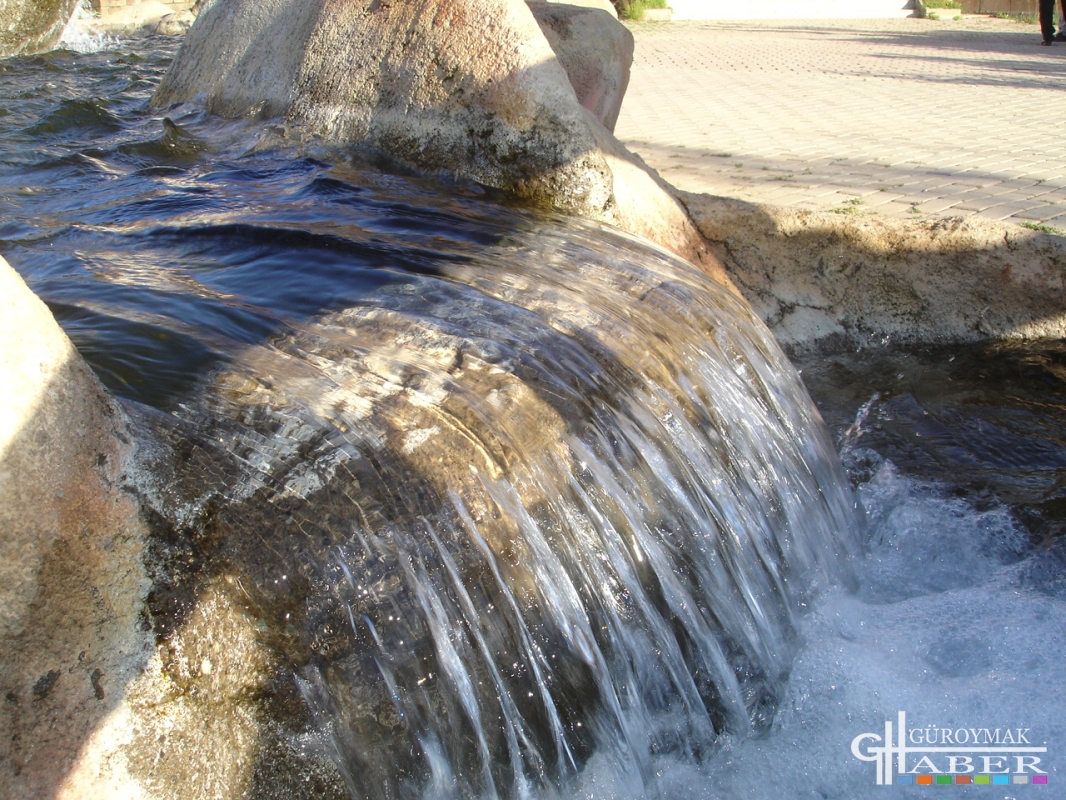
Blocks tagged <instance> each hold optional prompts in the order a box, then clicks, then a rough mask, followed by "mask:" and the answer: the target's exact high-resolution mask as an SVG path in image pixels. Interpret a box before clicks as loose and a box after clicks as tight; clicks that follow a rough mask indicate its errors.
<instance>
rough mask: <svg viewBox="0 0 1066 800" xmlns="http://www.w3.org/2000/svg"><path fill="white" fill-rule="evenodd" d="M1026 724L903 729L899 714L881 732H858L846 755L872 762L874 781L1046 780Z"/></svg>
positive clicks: (904, 719)
mask: <svg viewBox="0 0 1066 800" xmlns="http://www.w3.org/2000/svg"><path fill="white" fill-rule="evenodd" d="M1031 738H1032V734H1031V733H1030V730H1029V728H949V727H947V728H941V727H937V726H935V725H932V726H929V727H925V728H908V727H907V714H906V712H904V711H900V712H899V716H898V718H897V720H896V724H895V726H893V724H892V721H891V720H885V732H884V735H881V734H878V733H860V734H859V735H858V736H856V737H855V738H854V739H852V741H851V754H852V755H853V756H855V758H857V759H859V760H860V761H873V762H874V763H875V764H876V765H877V785H878V786H887V785H892V784H893V783H899V784H903V783H964V784H966V783H977V784H1002V783H1010V784H1026V783H1034V784H1046V783H1047V771H1046V770H1045V769H1044V768H1043V767H1042V766H1041V758H1040V756H1038V755H1036V753H1046V752H1047V747H1045V746H1042V745H1034V744H1033V743H1032V742H1031V741H1030V739H1031Z"/></svg>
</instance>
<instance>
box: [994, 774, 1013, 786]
mask: <svg viewBox="0 0 1066 800" xmlns="http://www.w3.org/2000/svg"><path fill="white" fill-rule="evenodd" d="M992 783H994V784H996V785H999V784H1001V783H1010V775H993V776H992Z"/></svg>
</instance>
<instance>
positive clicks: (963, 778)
mask: <svg viewBox="0 0 1066 800" xmlns="http://www.w3.org/2000/svg"><path fill="white" fill-rule="evenodd" d="M955 783H973V778H972V777H971V776H969V775H956V776H955Z"/></svg>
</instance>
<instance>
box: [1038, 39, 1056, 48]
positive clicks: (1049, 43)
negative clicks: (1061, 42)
mask: <svg viewBox="0 0 1066 800" xmlns="http://www.w3.org/2000/svg"><path fill="white" fill-rule="evenodd" d="M1040 44H1042V45H1044V46H1045V47H1050V46H1051V45H1053V44H1055V40H1054V39H1045V40H1044V41H1042V42H1041V43H1040Z"/></svg>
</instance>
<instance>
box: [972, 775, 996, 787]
mask: <svg viewBox="0 0 1066 800" xmlns="http://www.w3.org/2000/svg"><path fill="white" fill-rule="evenodd" d="M973 782H974V783H983V784H986V785H987V784H989V783H992V776H991V775H974V778H973Z"/></svg>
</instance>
